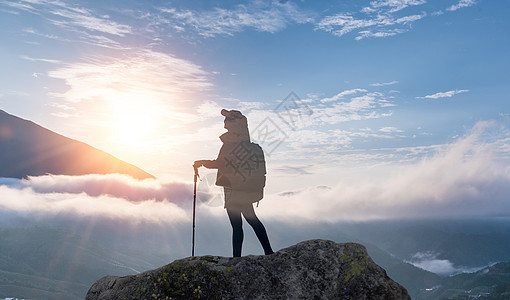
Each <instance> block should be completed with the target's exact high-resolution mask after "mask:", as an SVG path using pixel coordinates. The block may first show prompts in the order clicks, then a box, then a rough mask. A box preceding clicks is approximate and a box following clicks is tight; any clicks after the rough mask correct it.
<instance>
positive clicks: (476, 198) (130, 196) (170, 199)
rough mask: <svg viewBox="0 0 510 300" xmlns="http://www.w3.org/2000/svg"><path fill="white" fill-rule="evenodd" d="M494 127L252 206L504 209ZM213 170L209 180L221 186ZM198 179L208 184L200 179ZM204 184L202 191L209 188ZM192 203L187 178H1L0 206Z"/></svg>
mask: <svg viewBox="0 0 510 300" xmlns="http://www.w3.org/2000/svg"><path fill="white" fill-rule="evenodd" d="M494 127H497V126H496V125H495V123H491V122H480V123H478V124H477V125H476V126H475V127H474V128H473V129H472V130H471V132H470V133H469V134H467V135H466V136H464V137H461V138H458V139H457V140H456V141H455V142H453V143H451V144H448V145H444V146H443V147H439V149H440V150H438V151H437V152H436V153H435V154H434V155H433V156H429V157H425V158H423V159H421V160H420V161H418V162H415V163H412V164H407V165H396V166H395V167H394V169H393V170H394V171H393V173H392V174H388V176H386V177H385V179H384V180H378V181H376V180H372V181H368V180H367V181H358V182H355V183H351V184H346V183H343V182H339V183H338V184H337V185H336V186H332V187H325V186H321V187H305V188H303V189H302V190H297V191H286V192H283V193H282V192H278V193H277V194H266V197H265V199H264V200H263V201H262V202H261V205H260V207H259V208H258V210H259V211H260V215H261V216H263V217H264V218H273V219H276V220H280V221H287V222H291V223H295V222H305V223H306V222H317V221H323V222H338V221H365V220H380V219H428V218H445V217H446V218H451V217H458V218H465V217H468V218H473V217H481V218H483V217H493V216H504V217H508V216H509V215H508V212H509V211H510V203H508V199H507V198H508V195H510V165H509V163H508V161H507V160H506V159H504V158H502V157H500V156H498V150H499V149H500V147H501V145H500V144H501V141H502V140H503V141H504V140H505V139H501V138H499V139H497V140H495V141H494V140H493V141H489V142H487V141H485V142H484V140H485V139H486V137H487V136H488V134H487V132H488V131H490V129H491V128H492V129H493V128H494ZM368 175H369V174H367V176H368ZM211 176H212V177H211V180H209V181H210V182H211V184H209V185H210V186H211V188H215V189H216V193H218V191H219V192H221V189H217V187H216V186H213V184H212V182H213V181H214V180H213V179H214V176H213V175H211ZM205 179H207V178H205ZM200 186H201V187H202V188H203V187H204V186H205V187H207V186H208V185H207V184H204V182H202V184H200ZM206 189H207V188H206ZM202 192H203V194H201V197H203V196H204V195H206V196H207V197H213V196H214V195H208V194H207V192H208V191H207V190H204V191H202ZM219 199H221V198H219ZM199 200H200V201H199V203H202V204H203V205H202V207H204V209H203V210H202V212H201V213H202V214H204V215H210V216H211V217H213V216H218V215H220V214H222V213H223V209H222V208H221V203H219V204H218V203H216V202H217V201H216V202H215V203H214V205H211V203H209V202H208V201H207V199H199ZM191 203H192V186H191V184H184V183H176V182H167V183H165V182H161V181H158V180H152V179H149V180H143V181H138V180H135V179H132V178H130V177H127V176H123V175H86V176H55V175H46V176H40V177H30V178H29V179H27V180H21V181H19V180H13V179H2V181H0V207H2V208H3V209H5V210H14V211H22V212H39V213H49V214H58V213H73V214H82V215H91V216H92V215H106V216H111V217H121V218H132V219H133V220H138V221H140V220H150V221H154V222H163V223H172V222H175V221H177V222H180V221H189V220H190V210H191ZM205 208H207V209H205Z"/></svg>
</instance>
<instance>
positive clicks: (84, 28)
mask: <svg viewBox="0 0 510 300" xmlns="http://www.w3.org/2000/svg"><path fill="white" fill-rule="evenodd" d="M2 4H4V5H6V6H7V7H10V8H11V9H13V10H15V11H17V12H28V13H31V14H34V15H38V16H40V17H41V18H43V19H44V20H45V21H46V22H47V23H48V24H50V25H54V26H56V27H58V28H60V29H63V30H65V31H70V32H75V33H78V34H75V35H74V38H75V39H77V40H79V41H82V42H86V43H88V44H92V45H95V46H101V47H107V48H121V47H120V44H119V43H118V42H116V41H114V40H112V39H111V38H110V37H117V38H119V37H124V36H126V35H128V34H131V33H133V30H132V27H131V26H130V25H126V24H122V23H119V22H117V21H114V20H112V19H111V18H110V17H109V16H108V15H105V14H98V13H96V12H95V11H94V10H92V9H88V8H83V7H79V6H76V5H72V4H69V3H67V2H62V1H51V0H21V1H18V2H14V1H3V2H2ZM25 32H28V33H32V34H35V35H38V36H44V37H47V38H51V39H56V35H55V33H54V31H53V32H52V34H46V33H44V32H42V33H41V32H39V31H36V30H34V29H27V30H25ZM105 35H107V36H110V37H107V36H105ZM66 40H67V39H66Z"/></svg>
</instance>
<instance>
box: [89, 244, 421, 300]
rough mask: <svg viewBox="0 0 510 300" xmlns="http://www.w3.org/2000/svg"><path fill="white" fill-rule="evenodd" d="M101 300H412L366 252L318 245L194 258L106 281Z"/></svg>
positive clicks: (99, 289)
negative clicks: (269, 251)
mask: <svg viewBox="0 0 510 300" xmlns="http://www.w3.org/2000/svg"><path fill="white" fill-rule="evenodd" d="M86 299H87V300H96V299H356V300H361V299H370V300H374V299H411V298H410V297H409V295H408V294H407V291H406V289H405V288H404V287H402V286H401V285H399V284H398V283H396V282H394V281H393V280H391V279H390V278H389V277H388V275H386V271H384V269H382V268H381V267H379V266H378V265H376V264H375V263H374V262H373V261H372V259H371V258H370V257H369V256H368V254H367V251H366V249H365V247H364V246H362V245H360V244H355V243H346V244H338V243H335V242H331V241H325V240H312V241H305V242H301V243H299V244H297V245H294V246H291V247H289V248H286V249H282V250H280V251H278V252H276V253H274V254H272V255H267V256H245V257H240V258H226V257H218V256H201V257H189V258H185V259H181V260H176V261H174V262H172V263H171V264H169V265H166V266H164V267H162V268H159V269H156V270H152V271H148V272H144V273H141V274H138V275H133V276H125V277H114V276H106V277H103V278H101V279H100V280H98V281H97V282H96V283H95V284H94V285H93V286H92V287H91V288H90V290H89V291H88V293H87V298H86Z"/></svg>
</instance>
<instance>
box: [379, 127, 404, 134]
mask: <svg viewBox="0 0 510 300" xmlns="http://www.w3.org/2000/svg"><path fill="white" fill-rule="evenodd" d="M379 131H381V132H386V133H391V132H403V130H400V129H398V128H396V127H383V128H381V129H379Z"/></svg>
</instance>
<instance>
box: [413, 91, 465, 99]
mask: <svg viewBox="0 0 510 300" xmlns="http://www.w3.org/2000/svg"><path fill="white" fill-rule="evenodd" d="M467 92H469V90H452V91H447V92H439V93H435V94H432V95H427V96H424V97H416V98H417V99H439V98H451V97H453V96H454V95H457V94H461V93H467Z"/></svg>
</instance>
